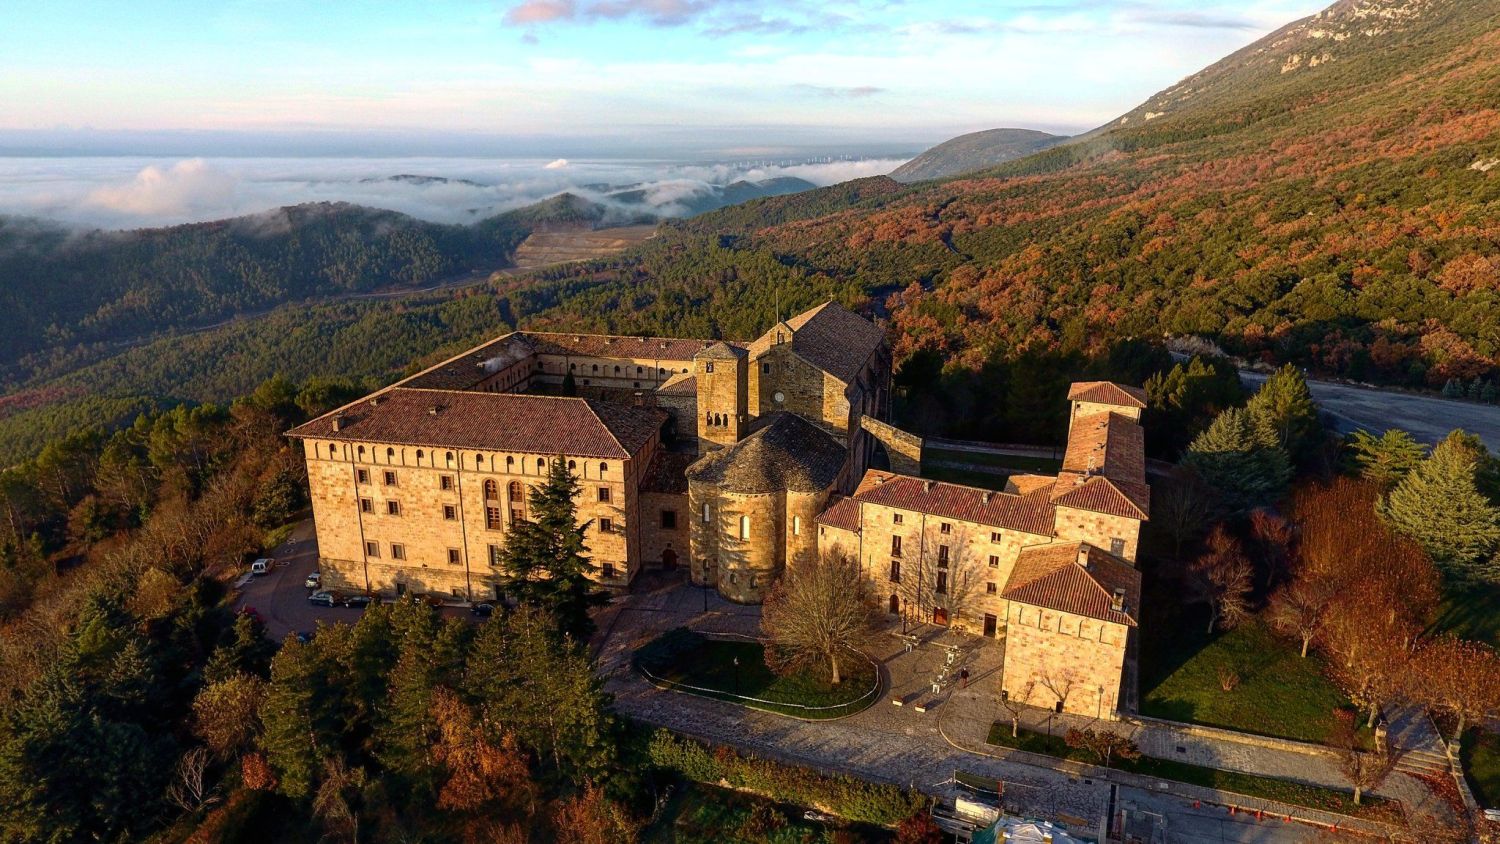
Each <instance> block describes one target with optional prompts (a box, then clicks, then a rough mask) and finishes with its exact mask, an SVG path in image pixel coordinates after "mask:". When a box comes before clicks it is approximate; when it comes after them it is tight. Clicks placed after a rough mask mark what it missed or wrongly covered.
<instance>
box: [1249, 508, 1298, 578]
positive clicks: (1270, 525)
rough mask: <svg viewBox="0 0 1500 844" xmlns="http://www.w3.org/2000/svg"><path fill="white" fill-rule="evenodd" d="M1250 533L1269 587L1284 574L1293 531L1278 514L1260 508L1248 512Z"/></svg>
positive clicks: (1287, 522)
mask: <svg viewBox="0 0 1500 844" xmlns="http://www.w3.org/2000/svg"><path fill="white" fill-rule="evenodd" d="M1250 535H1251V536H1252V537H1254V539H1255V545H1256V551H1257V554H1256V556H1257V557H1258V558H1259V559H1260V560H1261V562H1262V563H1263V564H1264V567H1265V576H1266V588H1267V589H1270V588H1271V587H1273V586H1275V585H1276V584H1277V583H1279V582H1281V580H1282V578H1283V577H1285V576H1286V569H1287V564H1288V562H1289V560H1290V557H1291V553H1292V540H1293V538H1294V535H1295V531H1293V530H1292V523H1291V522H1289V521H1287V520H1286V519H1285V518H1284V517H1282V516H1281V515H1280V514H1278V513H1274V512H1272V511H1270V510H1267V509H1265V508H1260V509H1258V510H1255V511H1254V512H1252V513H1251V514H1250Z"/></svg>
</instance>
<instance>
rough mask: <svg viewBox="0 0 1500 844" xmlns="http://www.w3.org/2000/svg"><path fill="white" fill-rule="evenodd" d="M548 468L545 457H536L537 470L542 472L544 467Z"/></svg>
mask: <svg viewBox="0 0 1500 844" xmlns="http://www.w3.org/2000/svg"><path fill="white" fill-rule="evenodd" d="M546 468H547V461H546V459H545V458H541V457H538V458H537V459H536V470H537V471H538V472H541V471H542V470H544V469H546Z"/></svg>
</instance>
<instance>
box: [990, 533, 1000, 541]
mask: <svg viewBox="0 0 1500 844" xmlns="http://www.w3.org/2000/svg"><path fill="white" fill-rule="evenodd" d="M990 541H991V542H999V541H1000V534H999V533H991V534H990Z"/></svg>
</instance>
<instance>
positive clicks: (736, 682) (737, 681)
mask: <svg viewBox="0 0 1500 844" xmlns="http://www.w3.org/2000/svg"><path fill="white" fill-rule="evenodd" d="M734 693H735V695H736V696H738V695H739V693H740V658H739V657H735V658H734Z"/></svg>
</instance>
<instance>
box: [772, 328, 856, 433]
mask: <svg viewBox="0 0 1500 844" xmlns="http://www.w3.org/2000/svg"><path fill="white" fill-rule="evenodd" d="M778 395H779V396H781V401H777V400H776V397H777V396H778ZM750 396H751V399H750V401H751V406H750V413H751V415H753V416H765V415H766V414H768V413H774V412H776V411H778V410H785V411H790V412H792V413H795V414H797V415H798V416H801V417H802V418H804V419H807V420H810V421H812V422H816V423H818V424H820V425H822V426H823V427H825V428H828V429H830V430H837V431H843V430H844V428H843V427H842V426H843V425H845V424H847V422H846V420H847V415H846V416H845V420H839V421H838V423H836V424H835V423H834V422H833V421H831V420H829V419H827V418H826V417H825V415H824V413H823V399H824V373H823V370H821V369H818V368H817V367H815V366H813V365H812V364H810V363H808V362H807V361H805V360H803V359H802V358H801V357H799V356H798V355H797V354H796V353H795V352H793V351H792V346H791V344H790V343H782V344H780V345H775V346H772V347H771V348H769V349H767V350H766V351H765V353H764V354H762V355H761V356H760V357H758V358H755V359H754V360H752V361H750Z"/></svg>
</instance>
